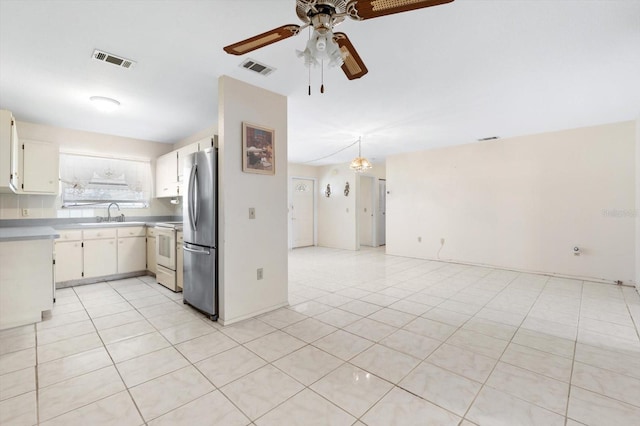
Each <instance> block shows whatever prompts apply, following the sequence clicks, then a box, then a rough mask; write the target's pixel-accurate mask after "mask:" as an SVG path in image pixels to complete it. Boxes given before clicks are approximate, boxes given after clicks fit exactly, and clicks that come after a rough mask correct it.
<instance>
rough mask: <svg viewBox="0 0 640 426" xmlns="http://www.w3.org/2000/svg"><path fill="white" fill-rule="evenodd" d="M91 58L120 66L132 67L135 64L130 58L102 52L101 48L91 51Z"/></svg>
mask: <svg viewBox="0 0 640 426" xmlns="http://www.w3.org/2000/svg"><path fill="white" fill-rule="evenodd" d="M93 59H95V60H97V61H100V62H108V63H110V64H113V65H116V66H118V67H121V68H133V66H134V65H135V64H136V63H135V61H132V60H131V59H125V58H121V57H120V56H116V55H112V54H111V53H107V52H103V51H102V50H98V49H96V50H94V51H93Z"/></svg>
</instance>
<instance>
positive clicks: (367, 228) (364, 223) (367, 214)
mask: <svg viewBox="0 0 640 426" xmlns="http://www.w3.org/2000/svg"><path fill="white" fill-rule="evenodd" d="M374 181H375V178H374V177H373V176H362V175H361V176H360V186H359V188H358V235H359V237H360V238H359V240H360V245H361V246H370V247H373V246H374V243H375V237H374V219H375V218H374V215H373V213H374V211H373V210H374V209H373V207H374V203H373V198H374V197H373V196H374V190H373V188H374Z"/></svg>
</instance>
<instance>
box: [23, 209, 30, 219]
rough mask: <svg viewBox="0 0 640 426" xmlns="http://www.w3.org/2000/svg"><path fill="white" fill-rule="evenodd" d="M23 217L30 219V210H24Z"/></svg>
mask: <svg viewBox="0 0 640 426" xmlns="http://www.w3.org/2000/svg"><path fill="white" fill-rule="evenodd" d="M22 217H29V209H22Z"/></svg>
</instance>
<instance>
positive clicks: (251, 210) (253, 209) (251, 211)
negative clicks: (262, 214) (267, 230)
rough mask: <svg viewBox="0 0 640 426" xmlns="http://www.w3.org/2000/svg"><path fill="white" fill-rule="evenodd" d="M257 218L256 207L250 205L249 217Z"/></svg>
mask: <svg viewBox="0 0 640 426" xmlns="http://www.w3.org/2000/svg"><path fill="white" fill-rule="evenodd" d="M255 218H256V209H255V208H254V207H249V219H255Z"/></svg>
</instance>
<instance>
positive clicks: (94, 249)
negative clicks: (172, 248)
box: [55, 226, 155, 283]
mask: <svg viewBox="0 0 640 426" xmlns="http://www.w3.org/2000/svg"><path fill="white" fill-rule="evenodd" d="M58 233H59V234H60V237H59V238H58V239H57V240H56V243H55V254H56V263H55V265H56V266H55V274H56V282H58V283H59V282H65V281H71V280H78V279H82V278H97V277H104V276H108V275H115V274H126V273H130V272H142V271H145V270H146V269H147V254H148V248H149V247H148V245H147V237H146V235H147V230H146V228H145V227H144V226H126V227H118V228H109V227H105V228H94V229H83V230H80V229H68V230H59V231H58ZM153 265H154V270H155V238H154V241H153Z"/></svg>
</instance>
